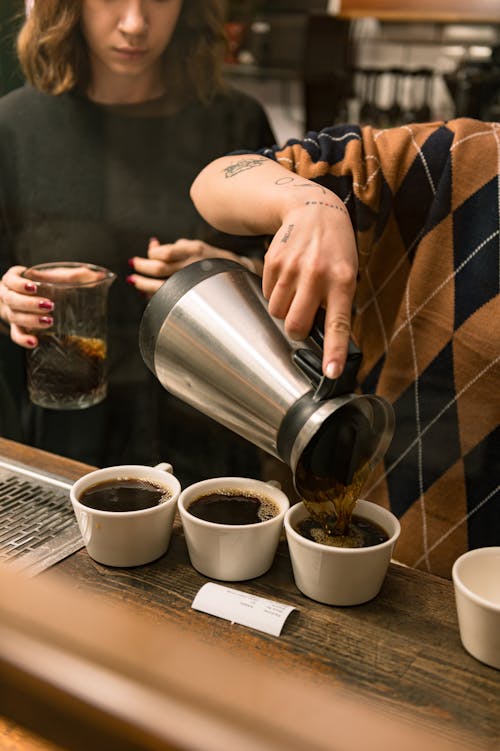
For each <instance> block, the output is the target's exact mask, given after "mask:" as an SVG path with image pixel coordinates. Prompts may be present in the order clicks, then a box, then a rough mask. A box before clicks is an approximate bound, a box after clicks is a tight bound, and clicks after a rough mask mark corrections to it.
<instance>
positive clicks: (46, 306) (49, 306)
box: [38, 300, 54, 310]
mask: <svg viewBox="0 0 500 751" xmlns="http://www.w3.org/2000/svg"><path fill="white" fill-rule="evenodd" d="M38 307H39V308H41V309H42V310H54V303H53V302H51V301H50V300H42V302H39V303H38Z"/></svg>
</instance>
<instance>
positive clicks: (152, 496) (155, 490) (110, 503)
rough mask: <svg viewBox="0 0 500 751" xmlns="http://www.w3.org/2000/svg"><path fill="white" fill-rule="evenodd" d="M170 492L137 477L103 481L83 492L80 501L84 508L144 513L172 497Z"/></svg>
mask: <svg viewBox="0 0 500 751" xmlns="http://www.w3.org/2000/svg"><path fill="white" fill-rule="evenodd" d="M171 495H172V493H171V492H170V490H168V489H167V488H165V487H164V486H162V485H159V484H158V483H155V482H150V481H149V480H145V479H141V478H137V477H116V478H111V479H110V480H102V481H101V482H97V483H96V484H95V485H91V486H90V487H88V488H87V489H86V490H84V491H83V492H82V494H81V495H80V497H79V501H80V503H81V504H82V505H83V506H88V507H89V508H93V509H96V510H98V511H114V512H116V513H121V512H124V511H142V510H143V509H147V508H153V506H158V504H159V503H163V502H164V501H166V500H168V499H169V498H170V497H171Z"/></svg>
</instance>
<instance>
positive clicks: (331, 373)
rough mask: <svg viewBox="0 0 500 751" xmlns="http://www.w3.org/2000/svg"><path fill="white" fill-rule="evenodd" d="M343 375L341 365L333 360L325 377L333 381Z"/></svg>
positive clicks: (327, 368)
mask: <svg viewBox="0 0 500 751" xmlns="http://www.w3.org/2000/svg"><path fill="white" fill-rule="evenodd" d="M340 373H341V370H340V365H339V363H338V362H335V360H332V361H331V362H329V363H328V365H327V366H326V368H325V375H326V377H327V378H331V379H332V380H333V379H334V378H338V377H339V375H340Z"/></svg>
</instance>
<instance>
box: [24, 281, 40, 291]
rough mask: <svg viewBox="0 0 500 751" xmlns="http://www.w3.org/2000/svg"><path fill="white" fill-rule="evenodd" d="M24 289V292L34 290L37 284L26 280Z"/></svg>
mask: <svg viewBox="0 0 500 751" xmlns="http://www.w3.org/2000/svg"><path fill="white" fill-rule="evenodd" d="M24 289H25V290H26V292H36V291H37V289H38V286H37V285H36V284H34V283H33V282H26V284H25V285H24Z"/></svg>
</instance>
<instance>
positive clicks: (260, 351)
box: [140, 259, 393, 472]
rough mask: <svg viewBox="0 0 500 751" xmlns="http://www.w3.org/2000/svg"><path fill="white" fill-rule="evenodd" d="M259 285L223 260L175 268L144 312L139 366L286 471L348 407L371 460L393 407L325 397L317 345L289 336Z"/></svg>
mask: <svg viewBox="0 0 500 751" xmlns="http://www.w3.org/2000/svg"><path fill="white" fill-rule="evenodd" d="M261 284H262V280H261V279H260V278H259V277H258V276H256V275H255V274H252V273H251V272H250V271H248V270H247V269H246V268H244V267H243V266H241V265H240V264H237V263H235V262H231V261H226V260H221V259H213V260H205V261H200V262H197V263H194V264H191V265H190V266H188V267H186V268H184V269H182V270H181V271H179V272H177V273H176V274H174V275H173V276H172V277H170V278H169V279H168V280H167V281H166V282H165V283H164V284H163V285H162V287H161V288H160V289H159V290H158V292H157V293H156V294H155V295H154V296H153V298H152V299H151V301H150V303H149V305H148V307H147V309H146V311H145V313H144V316H143V319H142V322H141V330H140V348H141V353H142V356H143V359H144V361H145V362H146V364H147V365H148V367H149V368H150V370H151V371H152V372H153V373H154V374H155V375H156V377H157V378H158V379H159V381H160V383H161V384H162V385H163V386H164V387H165V389H167V390H168V391H170V392H171V393H172V394H174V395H175V396H177V397H179V398H180V399H182V400H184V401H186V402H188V403H189V404H191V405H192V406H193V407H195V408H196V409H198V410H200V411H201V412H203V413H204V414H206V415H208V416H209V417H211V418H213V419H214V420H216V421H217V422H219V423H221V424H223V425H225V426H226V427H228V428H230V429H231V430H233V431H234V432H236V433H238V434H239V435H241V436H243V437H244V438H246V439H247V440H249V441H250V442H252V443H253V444H255V445H256V446H259V447H261V448H262V449H264V450H265V451H267V452H268V453H270V454H273V455H274V456H276V457H278V458H280V459H282V460H283V461H284V462H286V463H287V464H289V466H290V467H291V469H292V471H294V472H295V469H296V467H297V464H298V462H299V461H300V457H301V456H302V454H303V451H304V450H305V448H306V447H308V446H310V445H311V441H312V440H313V439H314V438H315V437H317V436H318V435H320V434H322V433H323V432H324V430H325V425H326V424H327V423H330V421H331V420H332V419H333V418H332V416H335V421H336V422H337V423H338V422H339V419H338V418H341V415H342V414H343V411H344V410H346V409H347V410H348V412H349V413H352V411H353V410H354V411H355V412H356V413H359V415H362V416H363V417H364V419H365V420H366V421H367V422H366V424H367V425H368V424H369V426H370V428H369V430H370V433H371V439H370V446H369V452H370V458H371V459H372V460H373V461H376V460H377V459H378V458H380V457H381V456H382V455H383V453H384V452H385V451H386V449H387V446H388V444H389V442H390V439H391V437H392V431H393V418H392V408H391V407H390V405H388V404H387V403H386V402H384V401H383V400H381V399H380V398H379V397H375V396H369V395H356V394H352V393H344V392H345V388H344V389H341V391H342V393H339V395H338V396H333V398H326V399H325V398H323V397H322V394H321V391H322V390H323V391H325V389H324V386H325V383H324V382H325V380H328V379H324V378H323V377H322V374H321V354H322V353H321V346H320V344H319V343H318V341H317V340H315V339H314V338H312V337H310V338H308V339H307V340H306V341H304V342H295V341H292V340H291V339H289V337H287V335H286V333H285V330H284V326H283V323H282V322H281V321H280V320H278V319H275V318H273V317H272V316H270V315H269V313H268V309H267V301H266V300H265V298H264V296H263V294H262V290H261ZM318 368H319V372H318ZM330 384H333V385H334V386H335V382H330ZM331 391H332V390H331V389H330V393H328V394H327V395H328V396H329V397H330V394H331ZM333 391H335V389H333ZM353 405H355V406H353ZM365 427H366V426H365ZM326 432H327V433H328V432H331V431H326ZM335 432H338V431H335ZM324 440H325V441H328V440H329V438H328V435H326V436H325V439H324ZM320 453H321V454H323V453H324V451H323V447H321V452H320ZM365 453H366V452H365Z"/></svg>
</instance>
